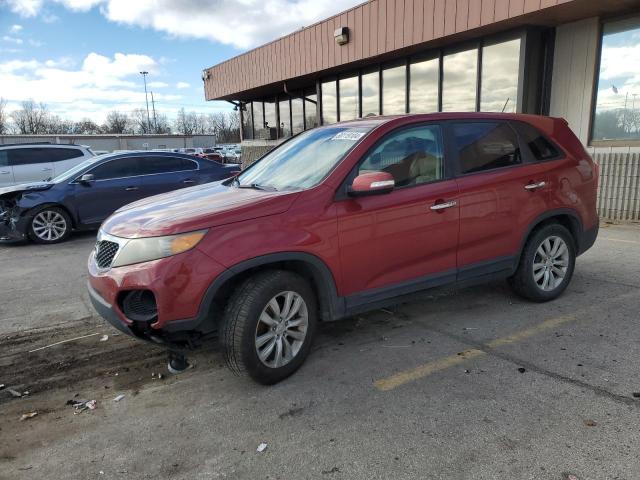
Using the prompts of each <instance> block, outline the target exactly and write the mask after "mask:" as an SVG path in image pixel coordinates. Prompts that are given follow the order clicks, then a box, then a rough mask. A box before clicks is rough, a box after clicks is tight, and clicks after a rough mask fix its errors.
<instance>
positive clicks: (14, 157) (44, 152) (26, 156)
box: [7, 147, 53, 167]
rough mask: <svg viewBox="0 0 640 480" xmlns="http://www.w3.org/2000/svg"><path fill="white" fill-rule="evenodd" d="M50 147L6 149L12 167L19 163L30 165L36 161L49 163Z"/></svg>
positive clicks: (36, 162)
mask: <svg viewBox="0 0 640 480" xmlns="http://www.w3.org/2000/svg"><path fill="white" fill-rule="evenodd" d="M51 150H53V149H52V148H37V147H28V148H12V149H9V150H7V152H8V154H9V164H10V165H11V166H13V167H17V166H20V165H32V164H38V163H50V162H51V161H52V160H51Z"/></svg>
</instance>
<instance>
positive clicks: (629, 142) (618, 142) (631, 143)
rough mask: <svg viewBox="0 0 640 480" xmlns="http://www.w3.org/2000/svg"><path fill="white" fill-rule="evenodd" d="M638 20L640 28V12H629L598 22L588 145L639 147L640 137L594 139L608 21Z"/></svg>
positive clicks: (601, 19)
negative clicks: (603, 48) (603, 47)
mask: <svg viewBox="0 0 640 480" xmlns="http://www.w3.org/2000/svg"><path fill="white" fill-rule="evenodd" d="M633 19H637V20H638V28H640V14H638V13H635V12H634V13H629V14H626V15H619V16H614V17H605V18H602V17H601V18H600V21H599V22H598V44H597V46H596V62H595V73H594V76H593V89H592V90H593V91H592V92H591V112H590V116H589V129H588V134H589V136H588V140H587V145H589V146H593V147H639V146H640V138H628V139H615V140H598V139H594V138H593V135H594V130H595V123H596V122H595V120H596V109H597V107H598V85H599V84H600V73H601V68H602V46H603V43H604V27H605V24H607V23H617V22H622V21H625V20H633Z"/></svg>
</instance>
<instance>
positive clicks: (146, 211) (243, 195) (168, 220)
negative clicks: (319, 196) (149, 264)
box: [102, 182, 299, 238]
mask: <svg viewBox="0 0 640 480" xmlns="http://www.w3.org/2000/svg"><path fill="white" fill-rule="evenodd" d="M298 195H299V192H291V191H289V192H270V191H264V190H254V189H247V188H236V187H228V186H226V185H223V184H222V183H220V182H216V183H208V184H205V185H199V186H196V187H191V188H186V189H182V190H176V191H174V192H170V193H164V194H162V195H156V196H154V197H149V198H146V199H144V200H140V201H138V202H134V203H131V204H129V205H127V206H125V207H123V208H121V209H120V210H118V211H117V212H116V213H114V214H113V215H112V216H111V217H109V218H108V219H107V220H105V222H104V223H103V224H102V230H103V231H104V232H106V233H108V234H110V235H115V236H117V237H125V238H140V237H157V236H161V235H173V234H176V233H183V232H190V231H194V230H201V229H205V228H211V227H215V226H219V225H225V224H229V223H235V222H241V221H243V220H250V219H252V218H259V217H265V216H268V215H276V214H278V213H283V212H285V211H287V210H288V208H289V207H290V206H291V204H292V203H293V201H294V200H295V198H296V197H297V196H298Z"/></svg>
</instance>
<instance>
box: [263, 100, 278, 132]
mask: <svg viewBox="0 0 640 480" xmlns="http://www.w3.org/2000/svg"><path fill="white" fill-rule="evenodd" d="M264 125H265V128H270V129H271V128H276V127H277V125H278V122H277V120H276V102H264Z"/></svg>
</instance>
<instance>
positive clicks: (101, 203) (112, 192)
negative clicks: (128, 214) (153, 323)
mask: <svg viewBox="0 0 640 480" xmlns="http://www.w3.org/2000/svg"><path fill="white" fill-rule="evenodd" d="M86 173H87V174H91V175H93V176H94V178H93V180H92V181H91V182H88V183H80V182H77V181H76V182H75V195H76V202H75V203H76V205H77V206H78V217H79V218H80V222H81V223H82V224H84V225H93V224H99V223H101V222H102V221H103V220H104V219H106V218H107V217H108V216H109V215H111V214H112V213H113V212H115V211H116V210H117V209H118V208H120V207H122V206H124V205H126V204H128V203H131V202H135V201H136V200H139V199H140V198H142V197H143V196H144V195H143V193H142V188H141V187H142V181H141V176H140V168H139V162H138V158H137V157H125V158H118V159H115V160H110V161H108V162H106V163H102V164H100V165H98V166H97V167H95V168H93V169H92V170H90V171H88V172H86Z"/></svg>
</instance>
